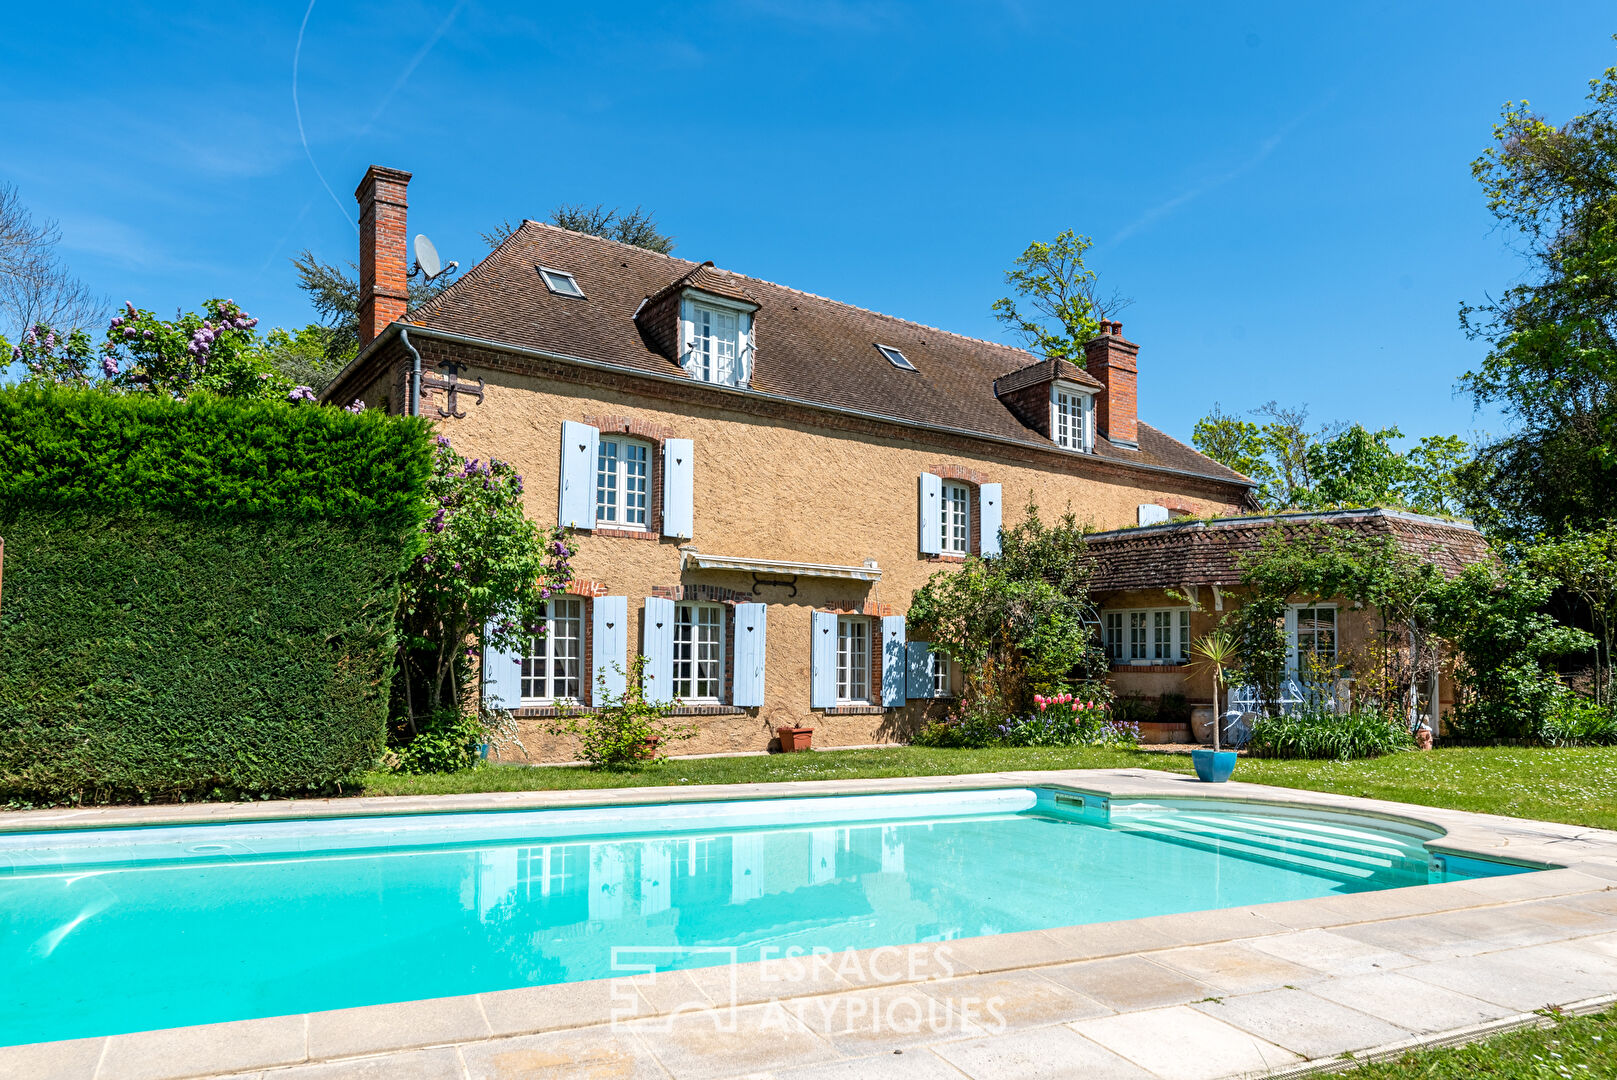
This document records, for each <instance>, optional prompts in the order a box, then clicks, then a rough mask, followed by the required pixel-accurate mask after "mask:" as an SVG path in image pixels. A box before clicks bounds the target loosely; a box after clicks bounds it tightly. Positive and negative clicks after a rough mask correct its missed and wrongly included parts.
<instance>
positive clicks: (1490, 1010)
mask: <svg viewBox="0 0 1617 1080" xmlns="http://www.w3.org/2000/svg"><path fill="white" fill-rule="evenodd" d="M1308 990H1309V993H1312V994H1317V995H1319V996H1320V997H1322V998H1325V999H1326V1000H1327V1001H1334V1002H1336V1003H1337V1004H1338V1005H1346V1006H1347V1007H1348V1008H1350V1009H1357V1010H1359V1011H1360V1012H1362V1013H1369V1014H1370V1015H1371V1016H1379V1017H1380V1018H1381V1019H1383V1020H1386V1021H1388V1022H1390V1023H1394V1024H1397V1025H1399V1026H1400V1027H1407V1028H1411V1029H1413V1030H1415V1031H1419V1032H1430V1031H1453V1030H1454V1029H1455V1028H1463V1027H1470V1026H1472V1025H1473V1024H1482V1023H1486V1022H1487V1021H1489V1020H1498V1019H1499V1018H1501V1017H1504V1016H1509V1015H1511V1014H1512V1013H1513V1012H1515V1010H1514V1009H1511V1008H1509V1007H1507V1006H1504V1005H1499V1004H1497V1003H1495V1002H1491V1001H1483V1000H1482V999H1481V998H1474V997H1470V996H1469V995H1466V994H1461V993H1456V992H1455V991H1453V990H1445V989H1444V988H1443V987H1441V986H1432V985H1430V984H1428V983H1423V982H1421V981H1420V980H1419V979H1412V978H1410V977H1409V976H1408V975H1407V974H1405V973H1403V972H1398V971H1389V972H1385V973H1377V974H1374V975H1355V976H1352V977H1350V978H1346V979H1326V980H1325V981H1324V982H1318V983H1315V984H1314V985H1312V986H1310V987H1309V988H1308Z"/></svg>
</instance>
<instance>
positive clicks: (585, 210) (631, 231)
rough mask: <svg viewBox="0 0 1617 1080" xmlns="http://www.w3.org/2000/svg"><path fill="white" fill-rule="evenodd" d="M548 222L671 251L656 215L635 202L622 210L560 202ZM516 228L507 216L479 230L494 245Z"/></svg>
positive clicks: (649, 248) (663, 252) (669, 238)
mask: <svg viewBox="0 0 1617 1080" xmlns="http://www.w3.org/2000/svg"><path fill="white" fill-rule="evenodd" d="M550 223H551V224H552V225H554V226H556V227H557V228H559V229H571V230H572V231H573V232H581V233H588V234H589V235H591V236H602V237H605V238H606V239H608V240H616V241H617V242H618V243H620V244H631V245H633V246H634V247H642V248H645V249H646V250H647V251H655V252H657V253H658V254H659V255H672V254H673V253H674V238H673V237H672V236H665V235H663V233H662V232H660V231H659V229H658V226H657V219H656V218H655V217H654V216H653V215H652V214H651V213H650V212H649V211H647V210H644V209H642V208H641V207H638V206H637V207H635V208H634V209H633V210H627V211H625V210H622V209H619V208H618V207H616V206H614V207H612V208H611V209H610V210H608V209H607V208H606V205H605V204H604V203H596V204H595V205H594V206H585V205H584V204H583V203H563V204H562V205H560V206H558V207H556V209H554V210H552V211H551V212H550ZM518 228H519V226H517V225H513V224H511V219H510V218H506V219H505V220H504V221H501V222H500V223H499V224H498V225H496V226H494V228H493V229H491V230H489V231H488V232H486V233H483V234H482V237H483V243H485V244H487V245H488V246H489V247H490V248H491V249H492V248H497V247H499V246H500V245H501V244H502V243H504V242H505V238H506V237H508V236H510V235H511V234H512V233H514V232H516V231H517V229H518Z"/></svg>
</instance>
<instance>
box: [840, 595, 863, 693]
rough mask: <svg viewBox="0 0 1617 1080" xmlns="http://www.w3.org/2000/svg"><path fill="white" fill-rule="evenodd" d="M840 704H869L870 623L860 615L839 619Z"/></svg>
mask: <svg viewBox="0 0 1617 1080" xmlns="http://www.w3.org/2000/svg"><path fill="white" fill-rule="evenodd" d="M837 701H838V702H839V703H843V704H857V705H864V704H867V703H868V702H869V701H870V621H869V620H868V619H865V618H863V617H861V616H858V615H843V616H840V617H839V618H838V619H837Z"/></svg>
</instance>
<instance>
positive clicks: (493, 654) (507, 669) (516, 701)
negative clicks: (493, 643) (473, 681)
mask: <svg viewBox="0 0 1617 1080" xmlns="http://www.w3.org/2000/svg"><path fill="white" fill-rule="evenodd" d="M490 625H493V624H492V623H491V624H490ZM488 637H489V627H487V626H485V627H484V628H483V641H484V643H485V644H484V645H483V705H484V706H485V707H487V708H490V709H515V708H518V707H520V706H521V705H522V654H521V653H520V652H517V651H510V652H500V651H498V650H496V649H491V648H489V647H488V645H487V642H488Z"/></svg>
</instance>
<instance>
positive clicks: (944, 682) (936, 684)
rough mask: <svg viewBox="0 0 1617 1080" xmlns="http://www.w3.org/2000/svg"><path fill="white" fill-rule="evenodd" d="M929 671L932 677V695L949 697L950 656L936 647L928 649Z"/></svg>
mask: <svg viewBox="0 0 1617 1080" xmlns="http://www.w3.org/2000/svg"><path fill="white" fill-rule="evenodd" d="M926 662H927V673H928V674H929V675H930V676H931V678H932V696H933V697H948V696H949V695H950V683H949V656H948V654H947V653H940V652H938V651H937V650H936V649H933V648H930V647H929V648H928V649H927V650H926Z"/></svg>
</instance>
